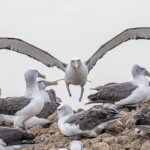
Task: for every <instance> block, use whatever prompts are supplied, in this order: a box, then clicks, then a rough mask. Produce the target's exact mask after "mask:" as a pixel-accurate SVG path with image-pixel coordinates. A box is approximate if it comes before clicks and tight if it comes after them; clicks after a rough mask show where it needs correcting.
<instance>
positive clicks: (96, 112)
mask: <svg viewBox="0 0 150 150" xmlns="http://www.w3.org/2000/svg"><path fill="white" fill-rule="evenodd" d="M57 111H58V117H59V119H58V126H59V129H60V131H61V132H62V133H63V134H64V135H65V136H80V135H81V136H87V137H96V136H97V133H96V131H97V129H103V128H104V127H106V126H107V124H108V123H110V122H112V121H115V120H116V119H118V118H119V116H118V112H117V111H116V110H113V109H107V108H102V107H101V106H94V107H92V108H90V109H89V110H87V111H83V112H80V113H76V114H74V112H73V110H72V108H71V106H70V105H68V104H61V105H60V106H59V107H58V108H57Z"/></svg>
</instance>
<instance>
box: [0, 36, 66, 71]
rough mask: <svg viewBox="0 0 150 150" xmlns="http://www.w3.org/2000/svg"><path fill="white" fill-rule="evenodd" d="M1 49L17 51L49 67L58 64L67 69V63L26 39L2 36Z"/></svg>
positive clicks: (0, 39) (0, 40)
mask: <svg viewBox="0 0 150 150" xmlns="http://www.w3.org/2000/svg"><path fill="white" fill-rule="evenodd" d="M0 49H7V50H11V51H15V52H17V53H21V54H25V55H27V56H29V57H31V58H33V59H36V60H37V61H40V62H42V63H43V64H44V65H46V66H48V67H53V66H56V67H58V68H59V69H61V70H63V71H65V68H66V66H67V64H65V63H62V62H61V61H59V60H58V59H56V58H55V57H53V56H52V55H50V54H49V53H48V52H46V51H43V50H41V49H39V48H37V47H35V46H33V45H31V44H29V43H27V42H25V41H22V40H20V39H16V38H0Z"/></svg>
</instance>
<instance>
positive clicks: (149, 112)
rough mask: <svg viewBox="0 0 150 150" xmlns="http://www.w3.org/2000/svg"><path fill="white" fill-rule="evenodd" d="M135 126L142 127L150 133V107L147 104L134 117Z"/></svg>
mask: <svg viewBox="0 0 150 150" xmlns="http://www.w3.org/2000/svg"><path fill="white" fill-rule="evenodd" d="M133 120H134V127H136V128H138V129H141V130H142V131H144V132H146V133H150V107H148V106H145V107H143V108H142V109H141V110H139V111H138V112H137V113H135V115H134V117H133Z"/></svg>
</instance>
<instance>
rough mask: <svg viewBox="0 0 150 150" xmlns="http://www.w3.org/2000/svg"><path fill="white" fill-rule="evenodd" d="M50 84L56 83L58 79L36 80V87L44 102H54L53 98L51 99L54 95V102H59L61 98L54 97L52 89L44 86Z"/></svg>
mask: <svg viewBox="0 0 150 150" xmlns="http://www.w3.org/2000/svg"><path fill="white" fill-rule="evenodd" d="M52 85H58V81H53V82H50V81H45V80H40V81H38V87H39V90H40V92H41V94H42V95H43V97H44V101H45V102H54V101H55V100H53V98H54V97H55V98H56V102H57V103H60V102H61V99H60V98H58V97H56V94H55V91H54V90H46V88H47V87H48V86H52Z"/></svg>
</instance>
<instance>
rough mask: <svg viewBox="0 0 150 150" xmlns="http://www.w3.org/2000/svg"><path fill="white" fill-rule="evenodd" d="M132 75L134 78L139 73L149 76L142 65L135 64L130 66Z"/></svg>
mask: <svg viewBox="0 0 150 150" xmlns="http://www.w3.org/2000/svg"><path fill="white" fill-rule="evenodd" d="M132 75H133V78H136V77H137V76H140V75H141V76H148V77H150V72H149V71H148V70H147V69H146V68H144V67H143V66H140V65H137V64H135V65H134V66H133V67H132Z"/></svg>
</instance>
